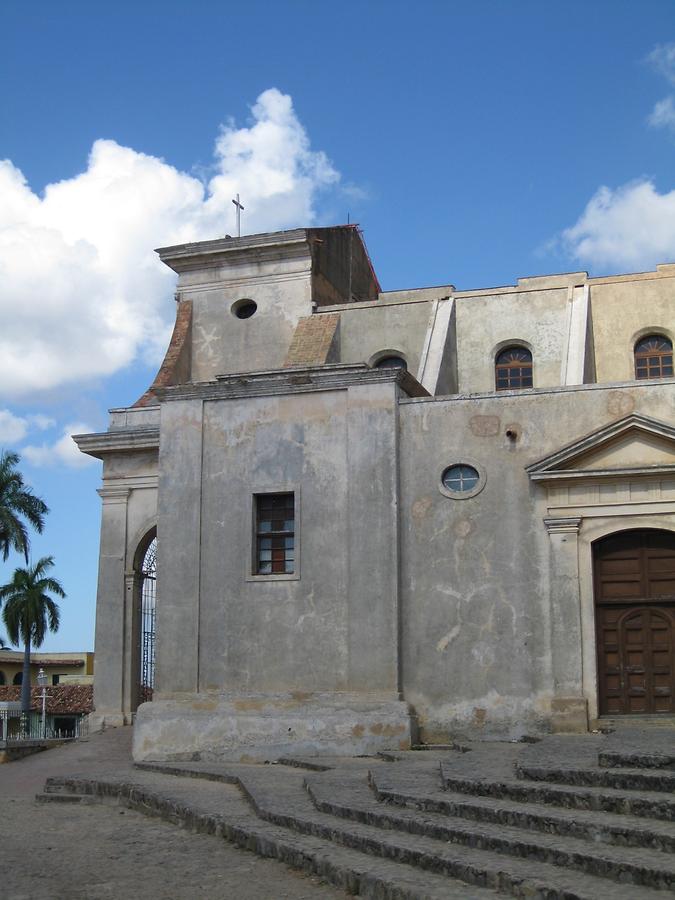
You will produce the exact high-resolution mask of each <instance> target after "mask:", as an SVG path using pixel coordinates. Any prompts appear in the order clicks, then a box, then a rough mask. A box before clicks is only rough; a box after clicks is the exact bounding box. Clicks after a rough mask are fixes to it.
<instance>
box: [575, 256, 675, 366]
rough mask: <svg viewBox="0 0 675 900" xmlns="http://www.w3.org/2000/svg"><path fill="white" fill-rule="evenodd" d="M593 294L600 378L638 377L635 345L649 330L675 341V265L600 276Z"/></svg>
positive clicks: (596, 359)
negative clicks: (614, 276)
mask: <svg viewBox="0 0 675 900" xmlns="http://www.w3.org/2000/svg"><path fill="white" fill-rule="evenodd" d="M668 273H669V277H668ZM590 298H591V309H592V315H593V339H594V347H595V364H596V370H597V380H598V381H599V382H609V381H632V380H633V379H634V378H635V366H634V361H633V348H634V345H635V342H636V340H637V339H638V338H639V337H643V336H644V335H645V333H648V332H651V331H655V332H658V333H662V334H666V335H668V336H669V337H670V339H671V340H673V341H675V266H659V274H657V273H654V275H653V276H652V277H649V276H642V277H640V276H637V277H631V276H623V277H622V278H617V279H616V280H610V279H607V280H606V281H605V280H600V279H598V280H597V281H594V282H591V286H590Z"/></svg>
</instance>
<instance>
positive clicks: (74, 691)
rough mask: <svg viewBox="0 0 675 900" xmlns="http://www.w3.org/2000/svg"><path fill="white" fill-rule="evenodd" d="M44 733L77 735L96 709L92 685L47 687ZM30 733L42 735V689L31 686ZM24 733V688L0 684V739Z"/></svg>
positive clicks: (36, 735)
mask: <svg viewBox="0 0 675 900" xmlns="http://www.w3.org/2000/svg"><path fill="white" fill-rule="evenodd" d="M44 690H45V700H46V702H45V736H46V737H48V738H69V737H78V736H79V734H80V729H81V723H82V720H83V719H84V718H85V717H86V716H88V715H89V713H91V712H92V710H93V708H94V704H93V697H94V689H93V685H91V684H57V685H47V686H46V687H45V689H44ZM30 694H31V697H30V702H31V713H32V715H31V733H32V736H34V737H41V736H42V734H41V725H42V722H41V716H42V688H40V687H32V688H31V692H30ZM20 732H21V687H20V686H18V685H8V686H4V687H0V741H3V740H5V741H6V740H8V739H11V738H12V737H18V736H19V734H20Z"/></svg>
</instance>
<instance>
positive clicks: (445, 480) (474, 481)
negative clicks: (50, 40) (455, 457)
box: [441, 463, 480, 494]
mask: <svg viewBox="0 0 675 900" xmlns="http://www.w3.org/2000/svg"><path fill="white" fill-rule="evenodd" d="M479 481H480V474H479V472H478V470H477V469H474V467H473V466H469V465H466V464H465V463H459V464H458V465H455V466H449V467H448V468H447V469H446V470H445V472H443V476H442V478H441V482H442V484H443V487H444V488H446V489H447V490H448V491H451V492H452V493H453V494H466V493H468V492H469V491H473V490H474V488H475V487H476V486H477V485H478V482H479Z"/></svg>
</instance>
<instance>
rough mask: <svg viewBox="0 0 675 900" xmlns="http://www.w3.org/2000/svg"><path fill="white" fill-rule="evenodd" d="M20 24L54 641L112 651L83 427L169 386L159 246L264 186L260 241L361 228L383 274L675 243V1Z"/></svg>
mask: <svg viewBox="0 0 675 900" xmlns="http://www.w3.org/2000/svg"><path fill="white" fill-rule="evenodd" d="M0 31H1V32H2V34H3V53H2V56H1V57H0V84H1V85H2V93H1V97H2V99H1V100H0V160H3V159H4V160H5V162H4V163H1V164H0V311H1V312H2V322H3V328H2V329H1V330H0V447H7V448H12V449H16V450H17V451H18V452H19V453H20V454H21V456H22V471H23V473H24V475H25V477H26V479H27V480H28V482H29V483H30V484H31V485H33V487H34V489H35V490H36V491H37V492H38V493H39V494H40V495H41V496H42V497H43V498H44V499H45V500H46V502H47V503H48V505H49V506H50V508H51V512H50V515H49V517H48V520H47V526H46V529H45V532H44V534H43V535H42V536H40V537H36V538H34V540H33V556H34V557H38V556H41V555H45V554H53V555H54V557H55V559H56V574H57V576H58V577H59V578H60V579H61V581H62V583H63V585H64V587H65V589H66V592H67V595H68V596H67V599H66V600H64V601H63V602H62V627H61V630H60V631H59V633H58V634H57V635H56V636H53V637H51V636H50V637H49V638H48V639H47V641H46V642H45V645H44V649H49V650H52V649H53V650H76V649H77V650H80V649H82V650H84V649H91V648H92V647H93V625H94V608H95V594H96V570H97V556H98V527H99V512H100V507H99V499H98V497H97V496H96V493H95V489H96V487H97V486H98V483H99V479H100V464H99V463H97V462H87V460H85V459H84V458H78V456H77V454H76V453H75V452H74V451H73V450H72V449H71V444H72V442H71V441H70V438H69V434H70V433H73V432H77V431H78V430H103V429H105V427H106V421H107V412H106V411H107V409H108V408H110V407H114V406H124V405H127V404H130V403H132V402H133V401H134V400H135V399H136V397H137V396H139V395H140V394H141V393H142V392H143V390H144V389H145V387H146V386H147V384H148V383H149V382H150V381H151V380H152V376H153V374H154V371H155V369H156V367H157V364H158V362H159V360H160V359H161V355H162V350H163V347H164V344H165V342H166V339H167V335H168V333H169V331H170V326H171V317H172V315H173V311H174V304H173V301H172V294H173V280H172V275H171V273H169V272H168V271H167V272H166V273H165V272H163V271H162V268H161V266H160V265H159V264H158V263H157V262H156V261H155V260H154V258H153V253H152V249H153V248H154V247H158V246H162V245H166V244H170V243H176V242H179V241H182V240H194V239H201V238H209V237H218V236H220V235H222V234H224V233H226V232H229V233H232V232H233V230H234V228H235V225H234V217H233V212H234V208H233V207H232V204H231V202H230V200H231V197H232V196H234V194H235V193H236V192H237V191H239V193H241V195H242V202H243V203H244V205H245V206H246V211H245V213H244V216H243V231H244V232H251V231H258V230H268V229H276V228H286V227H295V226H302V225H309V224H321V225H326V224H334V223H338V222H344V221H346V220H347V216H348V215H349V216H350V218H351V221H358V222H360V223H361V225H362V227H363V229H364V232H365V237H366V241H367V243H368V247H369V249H370V252H371V256H372V257H373V261H374V264H375V268H376V270H377V272H378V275H379V277H380V281H381V283H382V286H383V288H384V289H391V290H393V289H397V288H405V287H414V286H423V285H432V284H446V283H452V284H455V285H456V286H457V287H458V288H472V287H484V286H490V285H499V284H508V283H513V282H514V281H515V279H516V278H518V277H519V276H524V275H531V274H537V273H546V272H559V271H569V270H573V271H576V270H588V271H590V272H591V273H592V274H603V273H606V272H612V271H636V270H643V269H647V268H652V267H653V266H654V265H655V264H656V263H657V262H667V261H675V170H674V166H673V162H674V150H675V8H674V7H673V4H672V2H670V0H662V2H656V0H643V2H641V3H639V4H638V3H634V2H621V0H613V2H588V0H586V2H570V0H565V2H564V3H563V2H559V3H542V2H515V0H514V2H509V3H507V2H481V0H476V2H472V3H466V2H452V0H446V2H424V0H422V2H417V3H416V4H412V3H399V2H391V0H389V2H363V0H362V2H352V0H341V2H340V3H339V4H329V3H323V4H319V3H316V2H315V0H313V2H305V0H280V2H277V3H271V2H259V0H249V2H248V3H245V4H243V3H225V2H219V3H215V2H213V3H209V2H200V0H193V2H191V3H190V4H186V3H173V2H170V0H165V2H162V3H158V2H154V0H146V2H143V3H133V4H132V3H130V2H125V0H118V2H117V3H115V4H92V3H90V2H87V3H81V2H75V0H71V2H67V3H60V4H54V3H49V2H33V3H25V2H15V0H6V2H5V3H4V4H3V5H2V8H1V9H0ZM18 564H20V560H19V559H17V558H11V559H10V560H9V561H8V563H7V564H4V565H3V564H2V563H0V569H1V571H0V577H2V579H3V581H4V580H8V579H9V577H10V575H11V570H12V568H13V567H14V566H15V565H18Z"/></svg>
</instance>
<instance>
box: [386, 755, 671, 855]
mask: <svg viewBox="0 0 675 900" xmlns="http://www.w3.org/2000/svg"><path fill="white" fill-rule="evenodd" d="M392 781H393V783H392ZM370 786H371V789H372V790H373V793H374V795H375V797H376V798H377V799H378V800H381V801H383V802H385V803H388V804H393V805H396V806H402V807H406V808H409V809H418V810H423V811H425V812H435V813H440V814H441V815H445V816H454V817H456V818H462V819H467V820H469V821H474V822H488V823H491V824H494V825H513V826H515V827H517V828H522V829H527V830H530V831H541V832H544V833H546V834H556V835H559V836H561V837H565V836H570V837H577V838H583V839H585V840H590V841H603V842H604V843H607V844H613V845H616V846H622V847H648V848H651V849H653V850H661V851H664V852H667V853H675V823H673V824H671V823H670V822H662V821H659V820H657V819H645V818H639V817H637V816H628V815H617V814H616V813H607V812H595V811H592V810H591V811H589V810H586V809H565V808H563V807H543V806H542V805H541V804H536V803H518V802H514V801H509V800H506V799H502V798H495V799H493V798H490V797H486V798H482V797H470V796H468V795H466V794H453V793H450V792H448V791H440V790H427V791H423V790H422V791H417V790H415V788H410V787H409V786H405V787H400V786H398V785H397V784H396V779H388V778H387V777H386V775H385V776H384V777H383V773H381V772H377V773H371V778H370Z"/></svg>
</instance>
